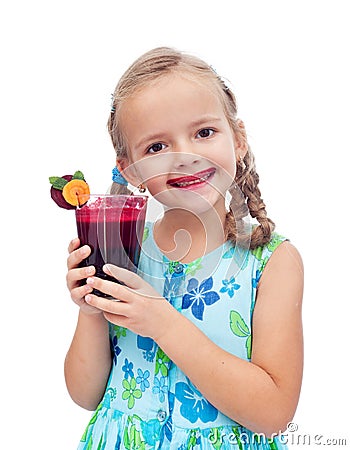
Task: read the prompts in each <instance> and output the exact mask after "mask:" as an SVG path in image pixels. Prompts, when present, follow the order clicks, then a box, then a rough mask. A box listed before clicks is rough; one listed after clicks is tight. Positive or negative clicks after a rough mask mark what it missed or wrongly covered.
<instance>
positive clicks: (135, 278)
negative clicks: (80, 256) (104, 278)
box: [103, 264, 145, 289]
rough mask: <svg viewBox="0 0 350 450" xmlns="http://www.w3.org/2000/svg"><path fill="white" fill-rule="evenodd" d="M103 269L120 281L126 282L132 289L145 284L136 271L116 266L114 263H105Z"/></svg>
mask: <svg viewBox="0 0 350 450" xmlns="http://www.w3.org/2000/svg"><path fill="white" fill-rule="evenodd" d="M103 271H104V272H105V273H106V274H107V275H111V276H112V277H114V278H115V279H117V280H118V281H121V282H122V283H124V284H126V286H128V287H129V288H131V289H140V288H142V287H143V286H144V284H145V282H144V280H143V279H142V278H141V277H140V276H139V275H137V274H136V273H134V272H131V271H130V270H127V269H124V268H122V267H118V266H114V265H113V264H105V265H104V266H103Z"/></svg>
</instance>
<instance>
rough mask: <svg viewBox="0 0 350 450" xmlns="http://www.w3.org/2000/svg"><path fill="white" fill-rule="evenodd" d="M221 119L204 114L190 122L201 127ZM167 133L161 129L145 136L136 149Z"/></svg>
mask: <svg viewBox="0 0 350 450" xmlns="http://www.w3.org/2000/svg"><path fill="white" fill-rule="evenodd" d="M221 121H222V119H220V118H219V117H216V116H203V117H201V118H200V119H197V120H193V121H192V122H190V123H189V128H192V127H199V126H201V125H204V124H206V123H213V122H214V123H215V122H221ZM165 135H166V133H165V132H162V131H160V132H159V133H152V134H149V135H147V136H145V137H143V138H142V139H141V140H140V141H139V142H138V143H137V144H136V145H135V148H136V149H138V148H140V147H141V146H143V145H145V144H146V142H152V141H153V142H154V141H157V140H161V139H162V138H163V136H165Z"/></svg>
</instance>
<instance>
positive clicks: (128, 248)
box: [75, 195, 147, 296]
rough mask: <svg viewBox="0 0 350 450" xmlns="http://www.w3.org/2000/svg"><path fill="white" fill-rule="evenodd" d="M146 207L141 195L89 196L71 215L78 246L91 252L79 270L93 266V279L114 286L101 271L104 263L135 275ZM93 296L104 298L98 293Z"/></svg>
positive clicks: (144, 199) (110, 278)
mask: <svg viewBox="0 0 350 450" xmlns="http://www.w3.org/2000/svg"><path fill="white" fill-rule="evenodd" d="M81 203H83V201H82V202H81ZM146 205H147V197H145V196H141V195H90V196H89V200H88V201H87V202H86V203H85V204H83V205H82V206H81V207H79V208H77V209H76V214H75V215H76V221H77V230H78V237H79V239H80V243H81V245H85V244H87V245H89V246H90V248H91V254H90V255H89V256H88V257H87V258H86V259H84V261H83V262H82V264H81V266H90V265H92V266H95V268H96V276H97V277H100V278H103V279H106V280H111V281H114V282H116V281H117V280H116V279H115V278H113V277H109V276H108V275H106V274H105V273H104V272H103V270H102V267H103V266H104V264H106V263H110V264H114V265H116V266H119V267H123V268H125V269H128V270H131V271H133V272H135V271H136V269H137V266H138V262H139V258H140V250H141V243H142V236H143V230H144V225H145V216H146ZM94 293H96V294H97V295H102V296H106V295H105V294H102V293H101V292H98V291H97V292H96V291H95V292H94Z"/></svg>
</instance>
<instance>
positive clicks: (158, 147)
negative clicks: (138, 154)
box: [147, 142, 165, 153]
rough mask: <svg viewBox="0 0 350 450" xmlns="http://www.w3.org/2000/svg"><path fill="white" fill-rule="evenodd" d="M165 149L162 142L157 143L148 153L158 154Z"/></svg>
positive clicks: (149, 148)
mask: <svg viewBox="0 0 350 450" xmlns="http://www.w3.org/2000/svg"><path fill="white" fill-rule="evenodd" d="M164 149H165V144H162V143H161V142H156V143H155V144H152V145H151V146H150V147H148V149H147V153H158V152H160V151H161V150H164Z"/></svg>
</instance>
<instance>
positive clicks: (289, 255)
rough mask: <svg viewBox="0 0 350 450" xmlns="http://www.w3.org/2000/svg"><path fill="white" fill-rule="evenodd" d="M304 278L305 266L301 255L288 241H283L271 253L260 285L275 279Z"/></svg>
mask: <svg viewBox="0 0 350 450" xmlns="http://www.w3.org/2000/svg"><path fill="white" fill-rule="evenodd" d="M293 274H294V275H295V277H293V278H303V275H304V266H303V261H302V258H301V255H300V253H299V251H298V250H297V249H296V247H295V246H294V245H293V244H291V243H290V242H289V241H288V240H283V241H280V242H279V243H278V245H276V246H275V248H274V249H273V250H272V251H271V252H270V254H269V258H268V261H266V267H264V272H263V274H262V276H261V282H260V284H263V283H264V281H266V280H269V279H271V278H273V279H285V278H291V277H292V275H293Z"/></svg>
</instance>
